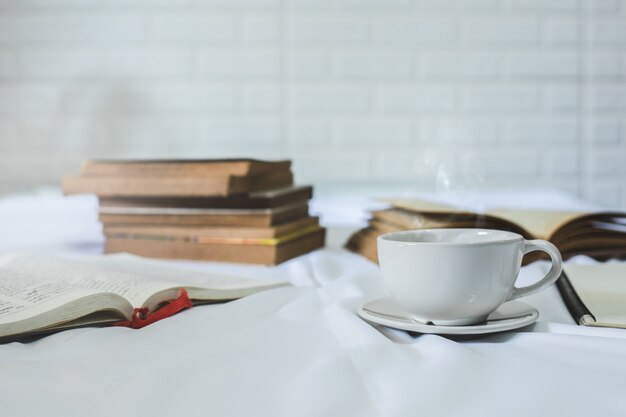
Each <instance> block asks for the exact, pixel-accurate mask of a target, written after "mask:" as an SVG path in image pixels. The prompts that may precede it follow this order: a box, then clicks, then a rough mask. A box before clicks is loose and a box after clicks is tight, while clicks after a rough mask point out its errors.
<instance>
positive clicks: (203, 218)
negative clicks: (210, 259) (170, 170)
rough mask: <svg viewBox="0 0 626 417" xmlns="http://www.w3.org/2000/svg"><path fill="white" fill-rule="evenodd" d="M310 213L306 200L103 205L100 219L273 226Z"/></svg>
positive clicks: (115, 222)
mask: <svg viewBox="0 0 626 417" xmlns="http://www.w3.org/2000/svg"><path fill="white" fill-rule="evenodd" d="M308 214H309V207H308V205H307V204H306V203H296V204H294V205H288V206H283V207H277V208H273V209H250V210H238V209H184V208H180V209H178V208H153V209H150V210H147V209H146V208H139V209H135V208H126V207H125V208H117V207H101V208H100V216H99V219H100V222H102V223H104V224H105V225H109V224H135V225H138V224H144V225H154V226H235V227H271V226H276V225H279V224H281V223H285V222H289V221H292V220H296V219H301V218H304V217H307V216H308Z"/></svg>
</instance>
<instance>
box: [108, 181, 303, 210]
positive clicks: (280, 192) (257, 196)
mask: <svg viewBox="0 0 626 417" xmlns="http://www.w3.org/2000/svg"><path fill="white" fill-rule="evenodd" d="M312 197H313V187H311V186H310V185H306V186H293V187H286V188H277V189H272V190H266V191H255V192H251V193H248V194H239V195H233V196H230V197H195V198H193V197H192V198H188V197H169V198H162V197H117V198H115V197H101V198H100V206H101V207H137V208H143V207H146V208H155V207H160V208H163V207H167V208H225V209H226V208H235V209H245V208H247V209H253V208H276V207H280V206H286V205H289V204H293V203H296V202H305V201H308V200H310V199H311V198H312Z"/></svg>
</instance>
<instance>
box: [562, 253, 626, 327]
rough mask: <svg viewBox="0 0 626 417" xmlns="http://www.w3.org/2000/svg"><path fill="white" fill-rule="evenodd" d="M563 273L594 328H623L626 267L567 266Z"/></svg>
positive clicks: (625, 312) (604, 265) (620, 265)
mask: <svg viewBox="0 0 626 417" xmlns="http://www.w3.org/2000/svg"><path fill="white" fill-rule="evenodd" d="M564 269H565V273H566V274H567V277H568V278H569V281H570V282H571V284H572V287H574V290H575V291H576V293H577V294H578V296H579V297H580V299H581V301H582V302H583V304H584V305H585V306H586V307H587V309H588V310H589V311H590V312H591V314H593V316H594V317H595V319H596V322H597V323H598V324H604V325H607V326H611V327H624V326H626V303H624V300H626V264H613V263H611V264H595V265H572V264H568V265H565V266H564Z"/></svg>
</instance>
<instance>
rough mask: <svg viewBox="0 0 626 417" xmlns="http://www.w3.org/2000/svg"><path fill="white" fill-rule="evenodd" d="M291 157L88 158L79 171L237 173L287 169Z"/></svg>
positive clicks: (110, 173) (112, 173)
mask: <svg viewBox="0 0 626 417" xmlns="http://www.w3.org/2000/svg"><path fill="white" fill-rule="evenodd" d="M290 169H291V161H288V160H286V161H261V160H258V159H161V160H88V161H85V162H84V163H83V166H82V169H81V175H107V176H127V175H144V176H181V177H196V176H200V177H206V176H215V175H218V176H227V175H229V176H240V177H245V176H249V175H256V174H267V173H270V172H276V171H289V170H290Z"/></svg>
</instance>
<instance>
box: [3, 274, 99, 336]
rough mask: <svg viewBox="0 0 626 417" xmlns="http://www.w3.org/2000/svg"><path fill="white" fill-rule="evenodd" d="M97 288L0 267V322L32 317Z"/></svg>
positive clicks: (94, 292)
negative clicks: (68, 283) (50, 279)
mask: <svg viewBox="0 0 626 417" xmlns="http://www.w3.org/2000/svg"><path fill="white" fill-rule="evenodd" d="M97 293H98V291H94V290H90V289H86V288H81V287H78V286H74V285H67V284H62V283H57V282H53V281H49V280H46V279H45V278H43V277H40V276H33V275H29V274H26V273H23V272H20V271H13V270H9V269H4V268H0V324H5V323H9V322H15V321H19V320H23V319H24V318H27V317H33V316H36V315H39V314H42V313H45V312H46V311H49V310H51V309H53V308H56V307H60V306H62V305H65V304H67V303H68V302H70V301H73V300H76V299H79V298H82V297H86V296H89V295H94V294H97Z"/></svg>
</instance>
